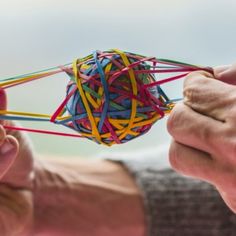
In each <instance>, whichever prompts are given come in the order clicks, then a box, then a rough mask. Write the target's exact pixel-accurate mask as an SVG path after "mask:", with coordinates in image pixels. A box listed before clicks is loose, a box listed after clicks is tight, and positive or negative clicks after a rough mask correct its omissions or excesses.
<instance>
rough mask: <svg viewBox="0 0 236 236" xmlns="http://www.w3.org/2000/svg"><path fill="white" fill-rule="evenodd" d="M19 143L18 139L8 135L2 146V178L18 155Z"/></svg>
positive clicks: (0, 167)
mask: <svg viewBox="0 0 236 236" xmlns="http://www.w3.org/2000/svg"><path fill="white" fill-rule="evenodd" d="M18 150H19V144H18V142H17V140H16V139H15V138H14V137H13V136H10V135H7V136H6V138H5V139H4V141H3V143H2V144H1V146H0V179H1V178H2V177H3V176H4V175H5V174H6V172H7V171H8V170H9V168H10V167H11V166H12V164H13V162H14V161H15V159H16V157H17V153H18Z"/></svg>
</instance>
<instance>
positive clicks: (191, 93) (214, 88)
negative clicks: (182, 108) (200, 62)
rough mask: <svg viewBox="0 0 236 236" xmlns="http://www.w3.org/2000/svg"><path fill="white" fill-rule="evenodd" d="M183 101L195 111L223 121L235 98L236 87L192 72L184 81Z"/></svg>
mask: <svg viewBox="0 0 236 236" xmlns="http://www.w3.org/2000/svg"><path fill="white" fill-rule="evenodd" d="M183 93H184V103H185V104H186V105H188V106H190V107H191V108H192V109H194V110H195V111H197V112H199V113H202V114H204V115H206V116H210V117H212V118H214V119H217V120H219V121H223V122H225V121H226V119H227V115H228V114H229V112H230V110H231V108H232V104H234V103H235V100H236V88H235V87H234V86H232V85H229V84H226V83H224V82H222V81H219V80H215V79H213V78H210V77H207V76H206V74H203V73H199V72H194V73H191V74H190V75H189V76H187V78H186V80H185V82H184V91H183Z"/></svg>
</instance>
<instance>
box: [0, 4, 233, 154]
mask: <svg viewBox="0 0 236 236" xmlns="http://www.w3.org/2000/svg"><path fill="white" fill-rule="evenodd" d="M235 10H236V1H235V0H214V1H213V0H198V1H196V0H175V1H174V0H145V1H139V0H119V1H112V0H99V1H96V0H90V1H81V0H40V1H32V0H21V1H18V0H6V1H4V0H0V58H1V59H0V78H5V77H9V76H13V75H19V74H23V73H27V72H32V71H35V70H40V69H44V68H48V67H51V66H56V65H61V64H64V63H67V62H71V61H73V60H74V59H75V58H78V57H82V56H85V55H87V54H90V53H91V52H92V51H93V50H96V49H100V50H106V49H110V48H119V49H122V50H127V51H131V52H136V53H140V54H143V55H147V56H156V57H161V58H169V59H176V60H180V61H185V62H189V63H193V64H202V65H207V66H214V65H220V64H228V63H232V62H234V60H235V58H236V47H235V42H236V31H235V25H236V14H235ZM67 82H68V78H67V77H66V76H65V75H63V74H61V75H57V76H53V77H50V78H46V79H43V80H41V81H37V82H33V83H31V84H28V85H25V86H19V87H16V88H12V89H9V90H8V99H9V109H11V110H20V111H30V112H41V113H52V112H53V111H54V110H55V109H56V107H57V105H58V104H59V103H60V101H61V100H62V99H63V97H64V96H65V86H66V84H67ZM165 89H166V91H167V92H168V94H169V95H170V96H171V97H180V96H181V91H182V82H181V81H178V82H175V83H172V84H169V85H167V86H166V87H165ZM22 124H23V125H25V126H29V127H34V128H48V129H53V130H57V131H69V130H66V129H63V128H61V127H58V126H55V125H51V124H47V125H42V124H35V123H33V124H32V123H22ZM165 125H166V119H163V120H161V121H159V122H158V123H156V124H155V125H154V127H153V128H152V130H151V131H150V132H149V133H148V134H147V135H145V136H142V137H140V138H138V139H136V140H134V141H132V142H130V143H127V144H124V145H120V146H119V145H118V146H113V147H112V148H107V147H104V146H99V145H97V144H95V143H93V142H91V141H88V140H85V139H75V138H64V137H57V136H48V135H41V134H30V136H31V138H32V139H33V142H34V145H35V148H36V150H37V151H38V152H40V153H49V154H52V155H62V156H63V155H64V156H65V155H71V156H82V157H87V156H92V155H93V156H94V155H96V154H97V153H99V152H104V151H106V152H110V153H111V152H116V151H119V152H120V151H122V152H126V151H129V152H132V151H133V150H136V151H137V150H141V149H151V148H152V147H156V148H158V147H159V146H161V145H163V144H168V143H169V141H170V137H169V135H168V133H167V131H166V126H165Z"/></svg>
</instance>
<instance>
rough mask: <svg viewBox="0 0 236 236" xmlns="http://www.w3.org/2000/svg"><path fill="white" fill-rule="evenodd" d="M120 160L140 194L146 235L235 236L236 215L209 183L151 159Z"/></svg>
mask: <svg viewBox="0 0 236 236" xmlns="http://www.w3.org/2000/svg"><path fill="white" fill-rule="evenodd" d="M121 161H122V163H123V164H124V165H125V166H126V167H127V169H128V170H129V171H130V173H131V174H132V175H133V176H134V178H135V180H136V182H137V184H138V186H139V188H140V190H141V191H142V193H143V200H144V205H145V209H146V216H147V224H148V225H147V227H148V236H235V235H236V215H235V214H234V213H233V212H232V211H231V210H229V208H228V207H227V206H226V205H225V203H224V202H223V200H222V198H221V197H220V195H219V193H218V192H217V191H216V189H215V188H214V187H213V186H211V185H210V184H208V183H205V182H202V181H199V180H194V179H192V178H188V177H184V176H181V175H179V174H177V173H176V172H175V171H173V170H171V169H170V168H166V167H165V168H163V169H160V168H159V167H158V165H155V164H154V163H153V161H152V162H150V163H149V164H148V160H147V161H146V162H145V165H143V163H142V162H138V161H136V160H129V159H123V160H121Z"/></svg>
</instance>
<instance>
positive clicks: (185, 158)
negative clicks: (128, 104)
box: [168, 66, 236, 213]
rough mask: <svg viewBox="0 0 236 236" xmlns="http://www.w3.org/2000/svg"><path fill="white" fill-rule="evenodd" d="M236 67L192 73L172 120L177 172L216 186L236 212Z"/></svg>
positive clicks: (173, 158) (172, 156) (170, 127)
mask: <svg viewBox="0 0 236 236" xmlns="http://www.w3.org/2000/svg"><path fill="white" fill-rule="evenodd" d="M233 84H236V66H230V67H228V68H226V69H224V68H223V69H222V68H220V69H219V68H217V69H216V70H215V73H214V75H212V74H209V73H207V72H203V71H200V72H194V73H191V74H190V75H189V76H188V77H187V78H186V80H185V82H184V90H183V91H184V101H183V103H180V104H178V105H176V107H175V108H174V109H173V111H172V112H171V114H170V117H169V120H168V131H169V133H170V134H171V135H172V137H173V142H172V144H171V147H170V155H169V158H170V163H171V165H172V167H173V168H174V169H175V170H176V171H178V172H180V173H182V174H184V175H188V176H192V177H194V178H199V179H202V180H205V181H207V182H209V183H211V184H213V185H214V186H215V187H216V188H217V189H218V191H219V193H220V194H221V196H222V198H223V199H224V201H225V202H226V204H227V205H228V206H229V207H230V208H231V209H232V210H233V211H234V212H235V213H236V86H235V85H233Z"/></svg>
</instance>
